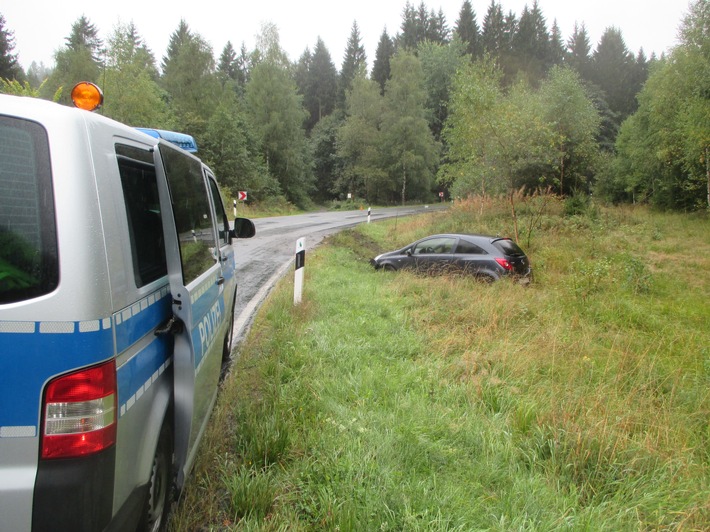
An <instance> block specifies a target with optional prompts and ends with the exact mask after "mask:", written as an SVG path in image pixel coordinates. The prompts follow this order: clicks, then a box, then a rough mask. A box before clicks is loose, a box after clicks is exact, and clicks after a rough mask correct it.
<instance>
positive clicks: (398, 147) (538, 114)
mask: <svg viewBox="0 0 710 532" xmlns="http://www.w3.org/2000/svg"><path fill="white" fill-rule="evenodd" d="M67 30H68V34H67V37H66V38H65V42H64V43H63V45H62V46H61V48H59V49H58V51H57V52H56V53H55V56H54V64H53V65H51V66H50V67H46V66H45V65H43V64H40V65H37V64H36V63H32V64H31V65H30V67H29V68H28V69H27V71H24V70H23V69H22V67H21V66H20V65H19V63H18V60H17V55H16V54H15V53H14V46H15V43H14V34H13V31H12V21H6V20H5V18H4V17H3V16H2V13H0V92H5V93H11V94H20V95H26V96H35V97H40V98H45V99H53V100H57V101H59V102H61V103H65V104H68V103H69V102H68V100H69V91H70V89H71V87H72V86H73V85H74V84H75V83H76V82H78V81H92V82H94V83H96V84H97V85H99V86H100V87H101V88H102V89H103V91H104V96H105V103H104V106H103V108H102V110H101V112H102V113H103V114H105V115H107V116H109V117H112V118H115V119H117V120H120V121H122V122H125V123H127V124H129V125H134V126H148V127H155V128H162V129H174V130H179V131H183V132H187V133H190V134H192V135H193V136H194V137H195V138H196V139H197V142H198V145H199V147H200V155H201V158H202V159H203V160H204V161H205V162H206V163H207V164H209V165H210V166H211V167H212V168H213V169H214V170H215V172H216V174H217V176H219V178H220V180H221V185H222V186H223V187H224V188H225V189H226V190H229V191H231V192H232V193H235V192H236V191H237V190H247V191H248V192H249V199H250V201H252V202H256V203H262V202H263V203H267V202H273V201H280V202H283V201H287V202H290V203H292V204H294V205H297V206H299V207H308V206H309V205H313V204H322V203H329V202H332V201H340V200H346V199H347V198H353V199H355V200H357V201H359V202H367V203H370V204H399V203H404V202H415V201H424V202H430V201H434V200H435V199H437V198H438V196H439V194H440V192H443V193H444V197H445V198H446V199H449V198H462V197H467V196H470V195H480V194H487V195H501V194H513V193H518V192H520V191H522V192H523V193H532V192H535V191H546V192H550V193H555V194H559V195H562V196H575V195H584V196H585V197H588V195H590V194H593V195H594V197H595V198H599V199H602V200H606V201H609V202H614V203H620V202H634V203H647V204H650V205H652V206H655V207H659V208H663V209H671V210H682V211H691V210H700V209H707V208H710V159H709V158H710V0H694V1H693V2H692V3H691V4H690V6H689V10H688V12H687V13H686V15H685V17H684V19H683V21H682V24H681V28H680V31H679V40H678V44H677V45H676V46H675V47H674V48H673V49H672V50H670V51H669V53H668V55H664V56H662V57H655V56H651V57H647V56H646V55H645V53H644V51H643V50H642V49H641V50H638V51H631V50H629V49H627V47H626V45H625V43H624V39H623V35H622V34H621V31H620V30H618V29H616V28H614V27H609V28H608V29H607V30H606V31H605V32H604V34H603V35H602V37H601V39H600V40H599V42H598V43H592V42H590V38H589V35H588V33H587V31H586V28H585V25H584V23H580V24H579V25H577V26H575V28H574V31H573V33H572V35H567V36H564V35H561V33H560V30H559V27H558V26H557V23H556V22H555V20H554V13H543V12H542V11H541V10H540V8H539V7H538V5H537V2H533V3H532V7H526V8H524V9H523V11H522V13H513V12H512V11H508V12H506V11H504V8H503V6H502V5H501V4H500V3H498V2H496V0H491V3H490V4H489V5H488V7H487V9H486V11H485V12H480V13H476V12H475V11H474V9H473V8H472V4H471V2H470V1H469V0H465V1H463V2H462V5H461V9H460V11H459V13H458V14H457V16H456V19H455V20H454V21H450V20H447V18H446V16H445V15H444V14H443V13H442V12H441V10H439V11H438V12H435V11H434V10H433V9H430V8H429V7H427V5H426V4H425V3H424V2H422V3H421V4H419V5H418V6H416V5H413V4H411V3H409V2H407V3H406V4H405V5H404V7H403V9H402V19H401V26H400V28H399V32H398V33H397V34H395V35H389V34H388V33H387V31H386V30H385V31H383V32H382V35H381V36H380V39H379V43H378V46H377V50H376V53H375V57H373V58H368V57H366V54H365V50H364V47H363V45H362V36H361V34H360V30H359V28H358V24H357V21H354V22H353V25H352V28H351V31H350V35H349V38H348V40H347V46H346V50H345V53H344V56H343V57H342V59H341V60H340V64H339V65H338V64H336V61H337V60H338V59H337V58H335V59H334V58H333V57H332V56H331V53H330V51H329V50H328V49H327V47H326V46H325V44H324V43H323V41H322V40H321V39H320V38H316V40H315V42H314V44H313V46H312V48H311V47H308V48H307V49H306V50H304V51H303V53H302V54H301V56H300V57H298V58H297V59H295V60H293V59H292V58H289V57H288V56H287V54H286V53H285V52H284V50H283V49H282V48H281V46H280V43H279V33H278V28H277V27H275V26H274V25H271V24H265V25H264V26H262V28H261V31H260V34H259V36H258V39H257V44H256V46H255V48H254V49H253V50H248V49H247V48H246V46H245V45H244V44H242V45H241V46H240V47H239V48H236V47H235V44H233V43H232V42H227V43H226V45H225V46H224V48H223V49H222V50H221V51H216V50H213V49H212V47H211V46H210V45H209V44H208V42H207V40H206V39H205V37H204V36H202V35H200V34H198V33H196V32H194V31H193V30H191V28H190V26H189V20H187V19H183V20H182V21H181V22H180V24H179V25H178V27H177V28H176V29H175V31H174V32H173V33H172V35H171V36H170V42H169V46H168V48H167V50H166V52H165V55H164V56H163V57H162V58H156V57H155V55H154V53H153V52H152V51H151V50H150V48H149V47H148V46H147V44H146V43H145V41H144V39H143V38H142V36H141V33H140V28H137V27H135V26H134V25H133V24H132V23H131V24H118V25H116V26H115V27H114V28H111V29H108V28H97V27H96V26H95V25H94V24H93V23H92V22H91V20H89V19H88V18H86V17H84V16H82V17H80V18H79V19H78V20H76V22H75V23H74V24H73V25H72V26H71V28H67ZM104 31H110V33H102V32H104ZM102 36H105V37H102ZM237 46H238V45H237Z"/></svg>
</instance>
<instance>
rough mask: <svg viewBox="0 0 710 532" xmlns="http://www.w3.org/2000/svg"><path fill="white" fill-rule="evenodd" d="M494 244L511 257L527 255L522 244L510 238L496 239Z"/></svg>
mask: <svg viewBox="0 0 710 532" xmlns="http://www.w3.org/2000/svg"><path fill="white" fill-rule="evenodd" d="M493 245H494V246H495V247H496V248H498V249H499V250H500V251H502V252H503V254H504V255H508V256H510V257H522V256H524V255H525V252H524V251H523V250H522V249H520V246H518V244H516V243H515V242H513V241H512V240H510V239H509V238H501V239H499V240H494V241H493Z"/></svg>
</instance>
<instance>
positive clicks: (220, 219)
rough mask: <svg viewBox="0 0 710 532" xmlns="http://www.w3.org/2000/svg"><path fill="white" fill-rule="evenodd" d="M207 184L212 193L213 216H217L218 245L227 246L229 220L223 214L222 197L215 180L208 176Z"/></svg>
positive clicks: (224, 213) (225, 214)
mask: <svg viewBox="0 0 710 532" xmlns="http://www.w3.org/2000/svg"><path fill="white" fill-rule="evenodd" d="M207 182H208V183H209V185H210V192H211V193H212V201H213V203H214V211H215V216H217V234H218V235H219V245H220V246H224V245H226V244H229V219H228V218H227V213H226V212H224V204H222V195H221V194H220V193H219V188H218V187H217V183H216V182H215V180H214V179H213V178H212V177H210V176H208V177H207Z"/></svg>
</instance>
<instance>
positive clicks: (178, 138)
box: [136, 127, 197, 153]
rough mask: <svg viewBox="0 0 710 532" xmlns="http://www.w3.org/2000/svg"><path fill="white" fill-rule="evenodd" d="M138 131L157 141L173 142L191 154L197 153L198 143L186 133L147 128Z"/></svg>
mask: <svg viewBox="0 0 710 532" xmlns="http://www.w3.org/2000/svg"><path fill="white" fill-rule="evenodd" d="M136 129H137V130H138V131H142V132H143V133H147V134H148V135H150V136H151V137H155V138H156V139H165V140H167V141H168V142H172V143H173V144H175V145H176V146H180V147H181V148H182V149H183V150H185V151H189V152H190V153H196V152H197V142H195V139H194V138H193V137H192V135H186V134H185V133H177V132H175V131H165V130H163V129H150V128H145V127H137V128H136Z"/></svg>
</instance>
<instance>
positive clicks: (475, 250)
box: [456, 238, 487, 255]
mask: <svg viewBox="0 0 710 532" xmlns="http://www.w3.org/2000/svg"><path fill="white" fill-rule="evenodd" d="M456 253H458V254H462V255H487V253H486V252H485V251H483V250H482V249H481V248H480V247H478V246H477V245H476V244H473V243H471V242H469V241H468V240H464V239H463V238H461V239H459V243H458V245H457V246H456Z"/></svg>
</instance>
